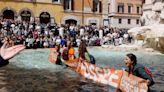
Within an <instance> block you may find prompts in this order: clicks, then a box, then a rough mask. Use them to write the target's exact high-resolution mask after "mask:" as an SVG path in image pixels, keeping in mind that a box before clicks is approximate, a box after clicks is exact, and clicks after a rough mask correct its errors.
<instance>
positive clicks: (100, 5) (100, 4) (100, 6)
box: [99, 1, 102, 13]
mask: <svg viewBox="0 0 164 92" xmlns="http://www.w3.org/2000/svg"><path fill="white" fill-rule="evenodd" d="M99 12H100V13H102V2H101V1H99Z"/></svg>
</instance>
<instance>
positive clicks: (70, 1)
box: [64, 0, 74, 10]
mask: <svg viewBox="0 0 164 92" xmlns="http://www.w3.org/2000/svg"><path fill="white" fill-rule="evenodd" d="M73 9H74V0H64V10H73Z"/></svg>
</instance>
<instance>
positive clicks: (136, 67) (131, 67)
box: [124, 53, 154, 92]
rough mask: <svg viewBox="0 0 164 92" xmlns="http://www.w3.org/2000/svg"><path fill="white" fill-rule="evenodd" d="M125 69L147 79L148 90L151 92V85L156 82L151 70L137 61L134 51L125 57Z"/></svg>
mask: <svg viewBox="0 0 164 92" xmlns="http://www.w3.org/2000/svg"><path fill="white" fill-rule="evenodd" d="M124 62H125V65H126V67H127V69H125V70H126V71H127V72H128V73H129V74H132V75H135V76H137V77H140V78H143V79H145V80H147V83H148V92H150V88H149V87H150V86H152V85H153V84H154V80H153V78H152V75H151V73H150V71H149V70H148V69H147V68H146V67H145V66H143V65H141V64H138V63H137V57H136V56H135V55H134V54H133V53H129V54H127V55H126V57H125V60H124Z"/></svg>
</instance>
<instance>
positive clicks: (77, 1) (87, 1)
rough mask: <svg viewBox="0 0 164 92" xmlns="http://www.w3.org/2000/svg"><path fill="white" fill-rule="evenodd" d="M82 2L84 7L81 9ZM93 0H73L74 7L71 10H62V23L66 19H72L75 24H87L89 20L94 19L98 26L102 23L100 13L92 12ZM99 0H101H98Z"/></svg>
mask: <svg viewBox="0 0 164 92" xmlns="http://www.w3.org/2000/svg"><path fill="white" fill-rule="evenodd" d="M82 1H83V2H84V8H83V9H82V7H83V6H82V3H83V2H82ZM92 1H93V0H74V9H73V10H72V11H64V15H63V19H62V22H61V23H64V21H65V20H67V19H69V18H70V19H74V20H76V21H77V24H80V25H88V24H89V21H96V24H97V25H98V26H101V25H103V21H102V20H103V19H102V13H100V12H99V10H98V11H97V12H94V13H93V12H92V7H93V2H92ZM100 1H101V2H102V1H103V0H100ZM82 10H84V11H82Z"/></svg>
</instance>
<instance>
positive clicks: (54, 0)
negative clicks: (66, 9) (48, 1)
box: [52, 0, 60, 3]
mask: <svg viewBox="0 0 164 92" xmlns="http://www.w3.org/2000/svg"><path fill="white" fill-rule="evenodd" d="M52 2H55V3H60V0H52Z"/></svg>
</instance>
